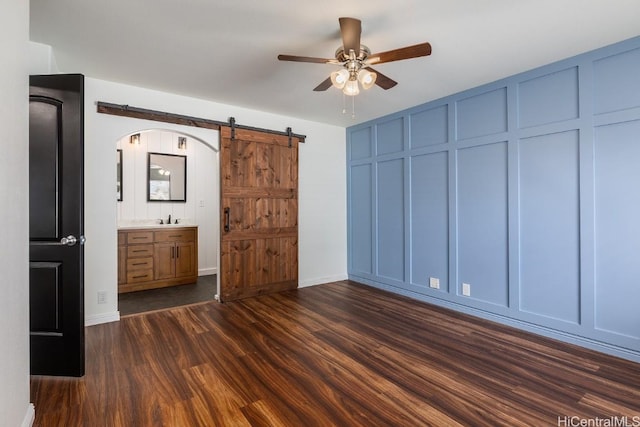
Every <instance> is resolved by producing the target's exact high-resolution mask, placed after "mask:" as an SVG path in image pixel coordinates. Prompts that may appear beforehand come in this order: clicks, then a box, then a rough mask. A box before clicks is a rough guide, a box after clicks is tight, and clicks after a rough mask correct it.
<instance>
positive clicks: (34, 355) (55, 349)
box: [29, 74, 84, 377]
mask: <svg viewBox="0 0 640 427" xmlns="http://www.w3.org/2000/svg"><path fill="white" fill-rule="evenodd" d="M83 103H84V76H82V75H79V74H70V75H50V76H31V77H30V88H29V205H30V206H29V230H30V232H29V240H30V245H29V246H30V249H29V252H30V253H29V260H30V263H29V264H30V275H29V292H30V294H29V311H30V320H31V325H30V332H31V374H33V375H35V374H40V375H64V376H78V377H79V376H83V375H84V286H83V285H84V284H83V274H84V271H83V270H84V267H83V248H84V247H83V243H84V237H83V233H84V217H83V163H84V162H83V145H84V125H83V123H84V114H83Z"/></svg>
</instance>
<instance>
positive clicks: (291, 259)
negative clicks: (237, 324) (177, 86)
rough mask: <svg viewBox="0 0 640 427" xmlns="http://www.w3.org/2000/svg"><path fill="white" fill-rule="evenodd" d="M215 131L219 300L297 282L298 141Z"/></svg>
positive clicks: (275, 289) (256, 133) (254, 133)
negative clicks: (217, 148) (218, 171)
mask: <svg viewBox="0 0 640 427" xmlns="http://www.w3.org/2000/svg"><path fill="white" fill-rule="evenodd" d="M231 132H232V131H231V128H228V127H223V128H221V129H220V138H221V144H220V146H221V149H220V153H221V156H220V169H221V191H220V197H221V203H220V209H221V212H220V219H221V239H220V243H221V248H220V272H219V274H220V298H221V299H222V301H232V300H235V299H241V298H246V297H250V296H255V295H259V294H264V293H270V292H278V291H282V290H286V289H293V288H296V287H297V286H298V142H299V140H298V139H297V138H295V137H291V138H289V137H288V136H281V135H275V134H269V133H263V132H259V131H253V130H243V129H235V130H234V138H233V139H232V138H231V136H232V135H231Z"/></svg>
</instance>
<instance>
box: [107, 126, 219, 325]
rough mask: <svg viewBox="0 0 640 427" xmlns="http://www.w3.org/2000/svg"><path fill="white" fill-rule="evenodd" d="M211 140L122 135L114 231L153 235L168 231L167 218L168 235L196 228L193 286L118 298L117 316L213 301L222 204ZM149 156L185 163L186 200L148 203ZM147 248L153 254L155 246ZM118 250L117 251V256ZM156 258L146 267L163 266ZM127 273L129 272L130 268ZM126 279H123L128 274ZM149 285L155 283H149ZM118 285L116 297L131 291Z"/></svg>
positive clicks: (169, 134) (165, 133) (152, 133)
mask: <svg viewBox="0 0 640 427" xmlns="http://www.w3.org/2000/svg"><path fill="white" fill-rule="evenodd" d="M213 138H215V141H214V140H213ZM213 138H212V141H203V140H202V139H199V138H196V137H194V136H191V135H188V134H184V133H179V132H176V131H174V130H167V129H147V130H140V131H138V132H134V133H132V134H129V135H125V136H124V137H122V138H121V139H120V140H118V141H117V143H116V150H117V151H116V165H117V167H118V175H117V176H118V177H119V181H118V183H117V195H116V199H117V202H116V203H117V221H118V230H121V231H122V230H129V231H130V230H134V229H141V230H157V228H156V227H162V226H163V225H165V226H166V223H167V221H168V219H169V218H171V227H172V229H173V227H180V226H181V225H184V226H185V227H189V228H192V227H194V228H195V227H197V228H196V230H197V239H196V241H197V263H196V264H197V280H195V281H194V282H191V281H190V282H189V283H188V284H180V285H176V286H169V285H170V284H169V283H161V285H162V286H163V287H158V288H155V289H152V287H153V286H155V284H154V283H148V284H149V287H150V288H149V289H146V288H144V289H143V290H137V289H135V291H134V292H119V293H118V310H119V312H120V315H121V316H126V315H131V314H136V313H140V312H148V311H153V310H160V309H166V308H170V307H175V306H181V305H187V304H193V303H198V302H204V301H212V300H214V299H215V298H216V292H217V276H216V274H217V270H218V246H219V243H218V242H219V240H218V239H219V237H218V235H219V230H218V227H219V220H218V218H219V208H218V207H219V203H220V202H219V159H218V149H217V143H218V141H217V138H218V134H217V133H214V134H213ZM149 153H161V154H165V155H168V156H174V157H179V158H184V159H185V162H186V171H185V178H186V186H185V187H186V197H185V199H186V200H184V201H164V200H163V201H155V200H150V199H151V197H149V194H150V193H149V191H150V190H149V187H150V184H152V183H153V182H152V180H154V179H155V178H153V176H152V173H151V172H150V168H151V166H152V165H151V164H150V163H149V159H150V155H149ZM154 172H155V171H154ZM161 184H162V183H161ZM176 222H177V224H176ZM161 224H162V225H161ZM150 246H151V248H153V245H150ZM121 248H122V247H121V246H119V250H120V249H121ZM172 254H173V253H172ZM156 255H157V254H155V255H153V254H149V256H148V258H147V260H148V262H149V263H153V262H154V261H155V262H156V263H160V262H163V261H162V260H161V259H158V258H157V256H156ZM125 256H126V255H125ZM120 258H121V257H120V256H119V259H120ZM154 258H155V259H154ZM119 264H121V265H119V267H118V268H119V277H120V276H121V275H122V274H123V273H122V268H121V267H123V265H124V264H126V263H124V262H119ZM124 268H125V269H126V268H127V267H124ZM129 268H132V267H131V262H129ZM153 271H154V268H153V267H150V268H149V273H148V274H149V275H150V276H153V275H154V274H155V275H156V276H157V274H158V273H157V269H156V271H155V273H154V272H153ZM124 274H125V275H126V271H125V272H124ZM129 277H131V275H129ZM156 278H157V277H156ZM140 280H147V279H140ZM149 280H150V281H153V277H150V278H149ZM120 282H121V281H120V279H119V291H123V290H126V291H130V290H131V289H130V288H129V289H125V288H124V287H122V286H120ZM145 283H146V282H145Z"/></svg>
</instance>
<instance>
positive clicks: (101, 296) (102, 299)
mask: <svg viewBox="0 0 640 427" xmlns="http://www.w3.org/2000/svg"><path fill="white" fill-rule="evenodd" d="M106 303H107V293H106V292H105V291H98V304H106Z"/></svg>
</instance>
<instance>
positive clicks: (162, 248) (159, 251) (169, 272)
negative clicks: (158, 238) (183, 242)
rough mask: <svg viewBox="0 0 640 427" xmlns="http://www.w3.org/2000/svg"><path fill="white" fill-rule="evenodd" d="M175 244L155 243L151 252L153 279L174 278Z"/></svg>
mask: <svg viewBox="0 0 640 427" xmlns="http://www.w3.org/2000/svg"><path fill="white" fill-rule="evenodd" d="M175 249H176V248H175V244H174V243H173V242H168V243H156V244H155V245H154V251H153V267H154V279H155V280H159V279H171V278H173V277H175V276H176V264H175Z"/></svg>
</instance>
